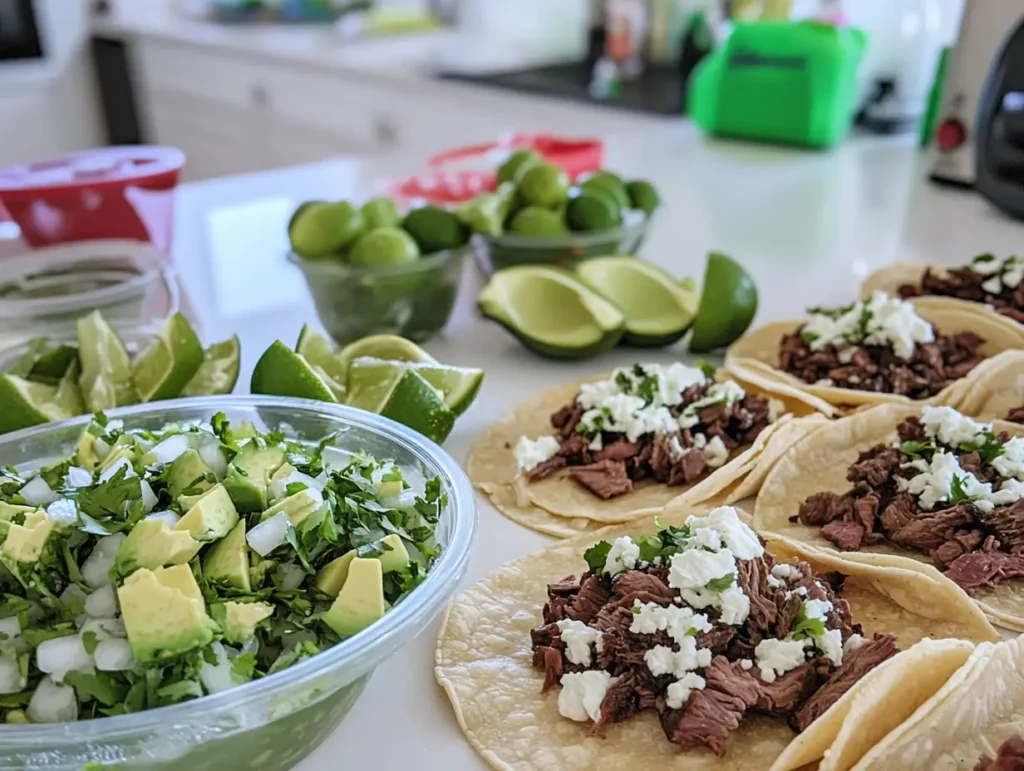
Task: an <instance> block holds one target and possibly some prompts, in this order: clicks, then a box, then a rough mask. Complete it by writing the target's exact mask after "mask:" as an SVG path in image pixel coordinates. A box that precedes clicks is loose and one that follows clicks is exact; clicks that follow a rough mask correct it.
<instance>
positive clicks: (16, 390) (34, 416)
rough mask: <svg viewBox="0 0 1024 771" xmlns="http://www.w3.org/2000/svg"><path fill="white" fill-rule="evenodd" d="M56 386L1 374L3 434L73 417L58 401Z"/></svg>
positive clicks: (1, 424) (0, 394) (0, 398)
mask: <svg viewBox="0 0 1024 771" xmlns="http://www.w3.org/2000/svg"><path fill="white" fill-rule="evenodd" d="M56 399H57V388H56V387H55V386H50V385H45V384H43V383H33V382H31V381H30V380H25V379H24V378H20V377H18V376H17V375H0V404H2V405H3V409H2V410H0V433H6V432H7V431H17V430H18V429H19V428H28V427H29V426H38V425H40V424H42V423H49V422H50V421H51V420H64V419H65V418H70V417H71V413H69V412H66V411H65V410H63V409H62V408H61V407H60V405H59V404H57V402H56Z"/></svg>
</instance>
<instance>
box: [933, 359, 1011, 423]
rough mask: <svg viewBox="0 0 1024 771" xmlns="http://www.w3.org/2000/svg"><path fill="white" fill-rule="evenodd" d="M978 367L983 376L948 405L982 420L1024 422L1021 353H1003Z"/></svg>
mask: <svg viewBox="0 0 1024 771" xmlns="http://www.w3.org/2000/svg"><path fill="white" fill-rule="evenodd" d="M981 367H984V370H983V372H984V377H980V376H979V377H977V378H975V379H974V381H975V382H974V384H973V385H972V386H971V387H970V388H968V389H967V391H966V392H965V393H964V394H963V396H961V397H960V398H959V399H958V400H957V401H956V402H955V403H954V404H951V405H950V406H952V407H956V409H957V410H959V411H960V412H962V413H964V414H965V415H972V416H974V417H977V418H981V419H983V420H1008V421H1010V422H1011V423H1024V351H1003V352H1002V353H1001V354H999V355H998V356H994V357H992V358H991V359H988V360H986V361H985V362H984V363H983V364H982V365H981ZM979 369H980V367H979Z"/></svg>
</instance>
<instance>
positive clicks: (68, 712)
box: [28, 677, 78, 723]
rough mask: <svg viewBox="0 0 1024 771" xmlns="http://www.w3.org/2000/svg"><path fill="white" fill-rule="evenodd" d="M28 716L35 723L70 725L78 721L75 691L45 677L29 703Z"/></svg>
mask: <svg viewBox="0 0 1024 771" xmlns="http://www.w3.org/2000/svg"><path fill="white" fill-rule="evenodd" d="M28 716H29V718H31V720H32V722H33V723H68V722H70V721H73V720H78V700H77V699H76V698H75V689H74V688H72V687H71V686H69V685H57V684H56V683H55V682H54V681H53V680H51V679H50V678H49V677H44V678H43V679H42V680H40V681H39V685H38V686H37V687H36V690H35V693H33V694H32V698H31V699H30V700H29V702H28Z"/></svg>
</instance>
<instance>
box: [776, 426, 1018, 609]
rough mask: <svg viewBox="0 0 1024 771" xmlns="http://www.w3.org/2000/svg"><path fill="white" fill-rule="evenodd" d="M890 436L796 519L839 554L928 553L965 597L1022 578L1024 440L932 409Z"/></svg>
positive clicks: (804, 505) (805, 506)
mask: <svg viewBox="0 0 1024 771" xmlns="http://www.w3.org/2000/svg"><path fill="white" fill-rule="evenodd" d="M897 432H898V434H899V439H898V440H897V441H896V442H894V443H893V444H891V445H889V444H879V445H876V446H875V447H872V448H871V449H870V450H867V451H866V452H863V453H861V454H860V456H859V457H858V458H857V461H856V462H855V463H854V464H853V465H852V466H850V468H849V470H848V471H847V475H846V478H847V479H848V480H849V481H850V482H851V483H852V484H853V488H852V489H851V490H849V491H847V492H845V493H832V492H821V493H816V494H814V495H812V496H810V497H809V498H808V499H807V500H806V501H804V502H803V503H802V504H801V505H800V511H799V514H798V515H797V516H796V517H794V519H798V520H799V521H800V523H801V524H804V525H809V526H812V527H820V528H821V534H822V536H823V537H824V538H826V539H828V540H829V541H831V542H832V543H833V544H835V545H836V546H837V547H838V548H839V549H841V550H843V551H856V550H858V549H862V548H864V547H866V546H871V545H875V544H880V543H890V544H894V545H896V546H898V547H901V548H904V549H912V550H914V551H918V552H922V553H924V554H927V555H928V556H930V557H931V558H932V560H934V562H935V564H936V565H937V566H938V567H939V568H940V569H941V570H943V571H944V572H945V574H946V577H947V578H950V579H951V580H953V581H955V582H956V583H957V584H959V585H960V586H961V587H962V588H963V589H964V590H965V591H967V592H968V593H969V594H973V593H975V592H976V591H977V590H979V589H982V588H985V587H990V586H993V585H995V584H998V583H1002V582H1004V581H1007V580H1010V579H1014V578H1021V577H1024V555H1022V553H1024V437H1011V436H1010V435H1009V434H1007V433H1005V432H1002V433H999V434H996V433H995V432H994V430H993V426H992V424H990V423H978V422H976V421H974V420H972V419H971V418H969V417H966V416H964V415H961V414H960V413H959V412H957V411H956V410H954V409H953V408H951V407H931V406H926V407H923V408H922V409H921V413H920V417H917V416H911V417H909V418H907V419H906V420H905V421H903V422H902V423H901V424H900V425H899V427H898V428H897Z"/></svg>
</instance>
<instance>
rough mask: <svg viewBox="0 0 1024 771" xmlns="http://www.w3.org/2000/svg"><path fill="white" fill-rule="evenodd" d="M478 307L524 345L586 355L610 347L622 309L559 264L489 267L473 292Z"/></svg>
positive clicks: (622, 320) (621, 325)
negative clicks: (493, 269) (491, 272)
mask: <svg viewBox="0 0 1024 771" xmlns="http://www.w3.org/2000/svg"><path fill="white" fill-rule="evenodd" d="M477 303H478V305H479V308H480V312H481V313H482V314H483V315H484V316H486V317H487V318H489V319H493V320H494V321H497V322H498V323H499V324H501V325H502V326H503V327H505V329H507V330H508V331H509V332H511V333H512V334H513V335H515V336H516V337H517V338H518V339H519V341H520V342H521V343H522V344H523V345H524V346H526V347H527V348H528V349H529V350H531V351H533V352H534V353H537V354H539V355H541V356H545V357H547V358H551V359H586V358H589V357H591V356H597V355H599V354H601V353H604V352H605V351H607V350H609V349H611V348H612V347H614V346H615V344H616V343H618V342H619V340H620V339H621V338H622V334H623V332H624V331H625V329H626V315H625V314H624V313H623V312H622V310H621V309H620V308H619V307H618V306H617V305H615V304H614V303H613V302H612V301H611V300H609V299H608V298H607V297H605V296H604V295H602V294H601V293H600V292H597V291H595V290H594V289H592V288H590V287H588V286H587V285H586V284H584V283H583V282H581V281H580V280H579V279H578V278H577V277H576V276H575V275H574V274H572V273H570V272H569V271H567V270H563V269H562V268H554V267H548V266H540V265H520V266H516V267H512V268H507V269H505V270H502V271H498V272H497V273H495V274H494V275H493V276H492V277H491V280H490V281H488V282H487V285H486V286H485V287H484V288H483V289H482V290H481V291H480V295H479V297H478V298H477Z"/></svg>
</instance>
